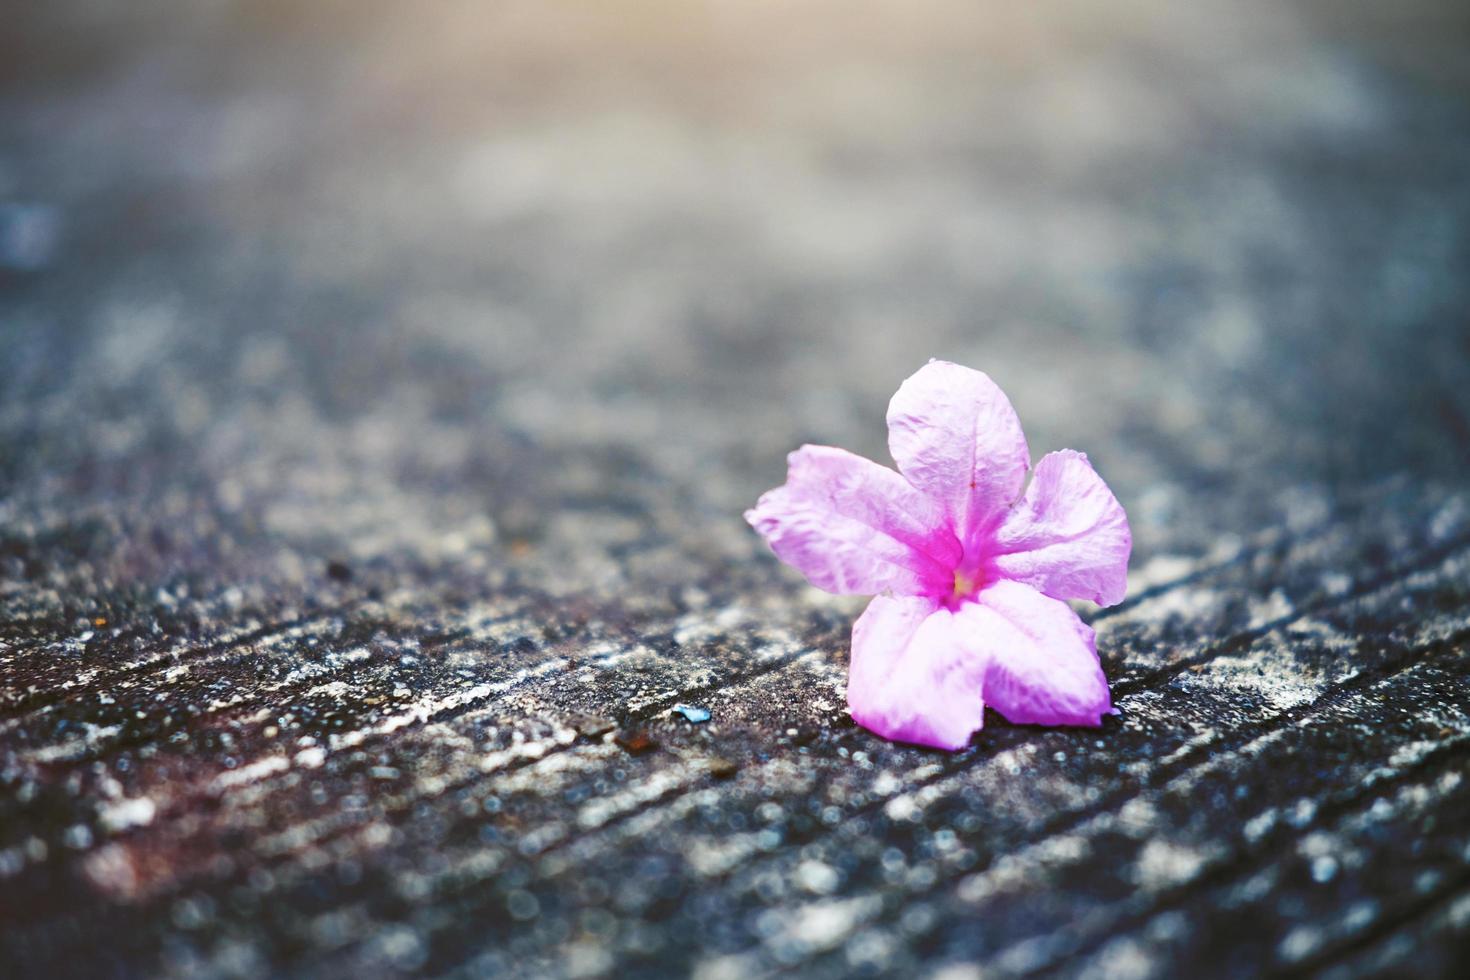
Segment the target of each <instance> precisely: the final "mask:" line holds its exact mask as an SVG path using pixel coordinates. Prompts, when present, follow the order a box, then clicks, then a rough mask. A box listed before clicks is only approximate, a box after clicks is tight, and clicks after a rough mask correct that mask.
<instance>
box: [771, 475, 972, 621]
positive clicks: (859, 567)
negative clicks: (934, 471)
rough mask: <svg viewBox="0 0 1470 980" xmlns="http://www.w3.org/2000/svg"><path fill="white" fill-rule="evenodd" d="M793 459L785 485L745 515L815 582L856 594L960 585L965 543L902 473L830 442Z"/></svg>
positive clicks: (784, 557)
mask: <svg viewBox="0 0 1470 980" xmlns="http://www.w3.org/2000/svg"><path fill="white" fill-rule="evenodd" d="M787 460H788V463H789V468H788V470H787V475H786V484H785V485H784V486H780V487H777V488H776V489H774V490H771V491H770V492H768V493H766V494H765V495H763V496H762V497H761V499H760V500H759V501H757V502H756V505H755V508H754V509H752V510H750V511H748V512H747V513H746V515H745V519H746V520H747V521H749V522H750V524H751V526H752V527H754V528H755V529H756V530H757V531H758V532H760V534H761V535H762V536H763V537H764V538H765V539H766V541H767V542H769V543H770V545H771V548H772V549H773V550H774V551H775V552H776V554H777V555H778V556H780V558H781V560H782V561H784V562H786V563H787V564H788V565H791V566H793V567H795V568H796V569H797V570H799V571H800V572H801V573H802V574H803V575H805V576H806V577H807V580H808V581H810V582H811V583H812V584H813V585H815V586H817V587H818V588H820V589H826V590H827V591H828V592H836V593H839V594H840V593H851V594H856V595H875V594H877V593H880V592H894V593H897V594H899V595H928V594H931V593H938V592H948V591H949V590H950V589H952V588H953V586H954V571H953V570H954V566H955V564H956V563H957V562H958V560H959V554H960V545H959V542H958V541H956V540H955V537H954V535H953V534H952V533H950V531H949V529H948V527H947V526H946V524H945V522H944V518H943V515H942V513H941V512H940V510H939V508H938V507H937V505H935V504H934V503H933V502H932V501H930V500H929V499H928V498H926V497H925V496H924V495H923V494H921V493H919V492H918V491H917V490H915V489H914V488H913V487H912V486H910V485H909V483H908V481H906V480H905V479H904V478H903V477H901V476H899V475H898V474H897V473H895V472H894V471H893V470H890V469H888V468H887V467H886V466H879V465H878V464H877V463H874V462H872V461H871V460H867V459H863V458H862V457H861V456H856V455H854V454H852V453H849V452H847V451H845V450H842V449H834V448H832V447H830V446H803V447H802V448H801V449H798V450H797V451H796V452H794V453H792V454H791V455H790V456H789V457H787Z"/></svg>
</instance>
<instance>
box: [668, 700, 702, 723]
mask: <svg viewBox="0 0 1470 980" xmlns="http://www.w3.org/2000/svg"><path fill="white" fill-rule="evenodd" d="M674 711H675V712H676V713H678V714H681V715H683V716H684V720H685V721H692V722H693V723H694V724H696V725H698V724H700V723H702V722H706V721H709V719H710V714H709V709H708V708H698V707H695V706H694V705H692V704H676V705H674Z"/></svg>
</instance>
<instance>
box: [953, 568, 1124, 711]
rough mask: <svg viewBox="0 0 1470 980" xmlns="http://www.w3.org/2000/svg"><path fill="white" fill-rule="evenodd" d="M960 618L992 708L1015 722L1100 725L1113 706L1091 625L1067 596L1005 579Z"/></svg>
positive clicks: (964, 608)
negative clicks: (1074, 609) (981, 670)
mask: <svg viewBox="0 0 1470 980" xmlns="http://www.w3.org/2000/svg"><path fill="white" fill-rule="evenodd" d="M955 621H956V623H957V624H958V626H959V629H960V630H961V632H962V635H963V637H964V642H965V644H966V645H967V646H968V647H969V648H970V649H972V650H974V651H975V652H976V654H977V655H978V658H979V659H980V660H981V661H982V662H983V663H984V664H985V665H986V666H985V676H984V684H985V696H986V699H987V700H988V701H989V703H990V706H991V707H992V708H994V709H995V710H996V711H999V712H1000V713H1001V714H1002V715H1005V717H1006V719H1007V720H1008V721H1011V722H1013V723H1014V724H1017V725H1087V726H1091V727H1094V728H1096V727H1097V726H1098V725H1100V724H1102V716H1103V715H1105V714H1107V713H1108V712H1109V711H1111V710H1112V699H1111V697H1110V695H1109V693H1108V682H1107V678H1106V677H1104V676H1103V672H1102V664H1101V663H1099V661H1098V657H1097V645H1096V640H1095V636H1094V634H1093V632H1092V628H1091V627H1089V626H1088V625H1087V624H1086V623H1084V622H1082V620H1080V619H1078V618H1077V614H1076V613H1074V612H1072V609H1071V607H1069V606H1068V605H1067V604H1066V603H1065V602H1060V601H1058V600H1056V599H1050V598H1048V597H1046V596H1044V595H1042V594H1041V593H1039V592H1037V591H1036V590H1035V589H1032V588H1031V587H1030V586H1026V585H1022V584H1021V583H1019V582H1007V581H1005V580H1001V581H999V582H995V583H993V584H992V585H990V586H989V587H987V588H985V589H982V590H981V591H980V593H979V594H978V595H976V596H975V598H974V600H973V601H970V602H966V603H963V604H961V606H960V607H959V609H958V610H956V612H955Z"/></svg>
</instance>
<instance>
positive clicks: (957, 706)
mask: <svg viewBox="0 0 1470 980" xmlns="http://www.w3.org/2000/svg"><path fill="white" fill-rule="evenodd" d="M984 669H985V662H984V660H983V659H980V658H978V657H976V656H974V655H973V654H972V653H970V652H968V651H967V647H966V644H965V638H964V636H963V635H962V634H961V632H960V631H959V629H958V620H957V618H956V617H955V615H954V613H952V612H951V611H950V610H949V609H948V608H946V607H945V606H944V605H943V604H942V603H941V602H940V601H939V600H937V599H932V598H925V597H922V596H920V597H902V598H899V597H892V596H878V597H877V598H875V599H874V600H873V601H872V602H871V603H869V604H868V608H867V611H866V612H864V613H863V614H862V616H860V617H859V618H858V621H857V622H856V623H854V624H853V627H852V663H851V666H850V667H849V669H848V674H847V707H848V710H849V711H850V712H851V713H852V717H853V720H854V721H856V722H857V723H858V724H859V725H862V726H863V727H864V728H867V729H869V730H871V731H873V732H876V733H877V734H879V735H882V736H883V737H884V738H889V739H893V740H894V741H898V742H913V743H914V744H916V745H928V746H932V747H934V748H939V749H960V748H964V747H965V745H967V744H968V743H969V741H970V736H971V734H973V733H974V732H976V731H978V730H979V729H980V727H981V725H982V724H983V723H984V720H985V703H984V701H983V700H982V699H981V693H982V692H981V684H982V680H983V676H982V675H983V673H984Z"/></svg>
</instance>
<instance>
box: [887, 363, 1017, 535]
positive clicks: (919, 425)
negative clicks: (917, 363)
mask: <svg viewBox="0 0 1470 980" xmlns="http://www.w3.org/2000/svg"><path fill="white" fill-rule="evenodd" d="M888 448H889V451H890V452H892V453H893V458H894V461H895V462H897V463H898V469H899V471H900V472H901V473H903V475H904V476H905V477H907V478H908V481H909V482H910V483H912V484H913V485H914V486H916V487H918V488H919V489H920V490H922V491H924V492H925V493H927V494H929V495H930V496H931V497H933V498H934V499H935V500H937V501H939V503H940V504H941V505H942V506H943V507H944V512H945V514H946V515H947V516H948V518H949V520H950V524H951V526H952V527H953V528H954V529H955V533H956V534H957V535H958V536H959V539H960V541H961V542H964V543H969V542H970V541H972V540H973V539H974V536H975V535H976V533H977V532H979V531H981V530H983V529H985V528H986V527H988V526H989V525H990V524H991V523H992V522H994V521H997V520H999V519H1000V517H1001V515H1003V514H1004V512H1005V509H1006V508H1007V507H1009V506H1010V505H1011V503H1012V502H1013V501H1014V500H1015V499H1016V497H1017V496H1018V495H1019V494H1020V493H1021V485H1022V483H1023V482H1024V481H1025V478H1026V468H1027V466H1028V465H1030V460H1031V456H1030V451H1029V450H1028V449H1027V448H1026V437H1025V436H1024V435H1023V434H1022V433H1021V422H1020V420H1019V419H1017V418H1016V412H1015V409H1013V408H1011V403H1010V401H1009V400H1008V399H1007V398H1006V396H1005V393H1004V392H1002V391H1001V390H1000V388H998V387H996V384H995V382H993V381H991V380H990V379H989V378H988V377H986V376H985V375H984V374H982V373H980V372H979V371H975V370H972V369H970V368H967V367H961V366H960V365H958V364H951V363H949V362H948V361H930V362H929V363H928V364H926V365H924V367H922V368H920V369H919V370H918V371H917V372H916V373H915V374H914V375H913V376H912V377H910V378H909V379H908V380H907V381H905V382H904V383H903V384H902V385H901V386H899V389H898V393H897V394H895V395H894V396H893V400H892V401H891V402H890V403H889V405H888Z"/></svg>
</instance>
